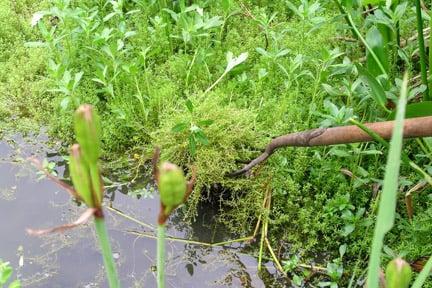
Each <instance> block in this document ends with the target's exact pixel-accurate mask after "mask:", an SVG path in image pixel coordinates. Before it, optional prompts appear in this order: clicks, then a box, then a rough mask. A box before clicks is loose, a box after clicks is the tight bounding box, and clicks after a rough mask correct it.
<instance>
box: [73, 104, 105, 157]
mask: <svg viewBox="0 0 432 288" xmlns="http://www.w3.org/2000/svg"><path fill="white" fill-rule="evenodd" d="M74 120H75V134H76V137H77V140H78V143H79V144H80V147H81V153H82V157H83V158H84V160H85V161H87V162H88V164H89V165H96V163H97V161H98V159H99V156H100V120H99V116H98V115H97V113H96V112H95V111H94V109H93V107H92V106H91V105H88V104H84V105H81V106H80V107H79V108H78V109H77V111H76V112H75V119H74Z"/></svg>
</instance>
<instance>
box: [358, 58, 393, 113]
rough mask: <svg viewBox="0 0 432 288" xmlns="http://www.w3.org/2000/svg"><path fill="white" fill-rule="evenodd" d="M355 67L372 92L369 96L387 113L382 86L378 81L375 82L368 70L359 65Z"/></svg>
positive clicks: (385, 98)
mask: <svg viewBox="0 0 432 288" xmlns="http://www.w3.org/2000/svg"><path fill="white" fill-rule="evenodd" d="M356 67H357V70H358V71H359V73H360V75H361V76H362V79H363V80H364V81H365V82H366V83H367V84H368V85H369V87H370V89H371V92H372V95H371V96H372V98H373V99H374V100H375V102H377V104H378V105H380V106H381V107H382V108H383V109H384V110H386V111H389V110H388V109H387V107H386V104H387V97H386V94H385V91H384V88H383V87H382V85H381V84H380V83H379V82H378V80H376V78H375V77H374V76H372V75H371V74H370V73H369V71H368V70H366V69H364V68H363V67H362V66H360V65H356Z"/></svg>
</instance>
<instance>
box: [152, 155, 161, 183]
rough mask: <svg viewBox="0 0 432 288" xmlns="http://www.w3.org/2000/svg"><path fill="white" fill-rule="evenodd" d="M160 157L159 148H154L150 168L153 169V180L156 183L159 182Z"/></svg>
mask: <svg viewBox="0 0 432 288" xmlns="http://www.w3.org/2000/svg"><path fill="white" fill-rule="evenodd" d="M159 157H160V148H159V147H156V148H155V150H154V152H153V157H152V162H151V163H152V167H153V178H154V179H153V180H154V181H155V182H156V183H158V182H159V168H158V162H159Z"/></svg>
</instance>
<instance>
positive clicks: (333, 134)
mask: <svg viewBox="0 0 432 288" xmlns="http://www.w3.org/2000/svg"><path fill="white" fill-rule="evenodd" d="M365 125H366V127H368V128H369V129H371V130H372V131H374V132H376V133H377V134H379V135H380V136H381V137H382V138H384V139H390V138H391V135H392V131H393V126H394V121H385V122H375V123H366V124H365ZM429 136H432V116H428V117H418V118H411V119H406V120H405V121H404V134H403V137H404V138H416V137H429ZM370 141H373V139H372V138H371V137H370V136H369V135H368V134H367V133H365V132H364V131H363V130H361V129H360V128H358V127H357V126H355V125H351V126H342V127H334V128H318V129H313V130H308V131H302V132H296V133H291V134H287V135H283V136H279V137H277V138H275V139H273V140H271V141H270V143H269V144H268V145H267V147H266V148H265V151H264V153H262V154H261V155H260V156H258V157H257V158H255V159H254V160H252V161H251V162H250V163H249V164H247V165H245V166H244V167H243V168H242V169H240V170H237V171H234V172H232V173H229V174H228V175H227V176H228V177H235V176H239V175H242V174H245V173H246V172H248V171H249V170H250V169H252V168H253V167H255V166H256V165H258V164H260V163H262V162H264V161H265V160H267V158H269V157H270V156H271V155H272V154H273V153H274V151H275V150H276V149H278V148H281V147H311V146H327V145H336V144H349V143H358V142H370Z"/></svg>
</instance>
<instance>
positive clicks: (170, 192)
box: [158, 162, 186, 215]
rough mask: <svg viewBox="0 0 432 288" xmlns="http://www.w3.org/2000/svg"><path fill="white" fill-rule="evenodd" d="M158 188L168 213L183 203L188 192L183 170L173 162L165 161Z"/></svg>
mask: <svg viewBox="0 0 432 288" xmlns="http://www.w3.org/2000/svg"><path fill="white" fill-rule="evenodd" d="M158 188H159V193H160V199H161V202H162V204H164V206H165V214H167V215H168V214H169V213H171V211H172V210H174V208H175V207H177V206H178V205H180V204H182V203H183V200H184V197H185V194H186V178H185V176H184V174H183V171H182V170H181V169H180V168H179V167H178V166H176V165H174V164H172V163H169V162H165V163H163V164H162V166H161V169H160V175H159V187H158Z"/></svg>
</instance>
